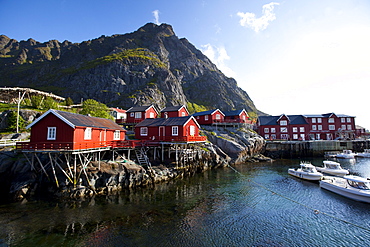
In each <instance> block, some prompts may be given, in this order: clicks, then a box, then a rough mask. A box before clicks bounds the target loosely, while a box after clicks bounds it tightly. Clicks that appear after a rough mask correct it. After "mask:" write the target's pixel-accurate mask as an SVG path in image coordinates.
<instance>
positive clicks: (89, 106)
mask: <svg viewBox="0 0 370 247" xmlns="http://www.w3.org/2000/svg"><path fill="white" fill-rule="evenodd" d="M79 114H82V115H90V116H92V117H100V118H108V119H112V120H113V117H112V116H111V115H110V114H109V108H108V107H107V106H106V105H105V104H103V103H100V102H98V101H96V100H93V99H88V100H85V101H84V102H83V103H82V110H81V111H80V112H79Z"/></svg>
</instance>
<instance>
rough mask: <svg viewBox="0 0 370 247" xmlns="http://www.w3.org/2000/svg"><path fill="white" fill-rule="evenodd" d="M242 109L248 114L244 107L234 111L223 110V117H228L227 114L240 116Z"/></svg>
mask: <svg viewBox="0 0 370 247" xmlns="http://www.w3.org/2000/svg"><path fill="white" fill-rule="evenodd" d="M243 111H244V112H245V113H246V114H247V115H248V113H247V112H246V110H244V109H242V110H235V111H226V112H224V114H225V117H229V116H240V115H241V114H242V113H243Z"/></svg>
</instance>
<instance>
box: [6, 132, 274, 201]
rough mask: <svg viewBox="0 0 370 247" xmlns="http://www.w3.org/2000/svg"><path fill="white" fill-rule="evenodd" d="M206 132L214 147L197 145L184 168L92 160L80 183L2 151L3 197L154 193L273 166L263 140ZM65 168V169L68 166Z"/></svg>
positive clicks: (247, 134)
mask: <svg viewBox="0 0 370 247" xmlns="http://www.w3.org/2000/svg"><path fill="white" fill-rule="evenodd" d="M203 132H204V134H205V135H207V137H208V139H209V141H210V143H207V144H197V145H195V147H194V148H195V150H196V156H195V157H194V159H193V160H192V161H188V162H186V164H181V165H179V166H178V165H177V164H175V162H174V160H173V159H172V160H166V162H164V163H156V162H153V163H152V164H153V165H152V166H141V165H138V164H137V163H135V161H133V160H129V159H126V158H123V157H120V158H119V159H115V160H109V161H108V160H105V161H100V162H97V161H91V162H89V165H88V166H87V167H86V169H85V171H84V173H82V171H81V170H78V171H77V172H78V173H80V174H86V175H81V176H80V177H79V179H78V181H77V183H73V182H72V181H70V180H68V179H67V178H66V176H65V175H64V174H63V172H61V171H58V170H57V171H56V174H53V171H52V170H51V169H50V167H49V169H48V170H47V173H48V175H46V174H45V173H44V172H43V171H42V170H41V169H40V168H37V167H34V168H32V167H31V165H30V163H29V158H26V155H24V154H22V153H21V152H16V151H15V150H9V149H8V150H7V149H5V150H3V151H1V152H0V196H1V198H2V200H7V201H21V200H29V199H31V198H34V197H37V196H40V195H43V196H47V197H51V198H57V199H63V198H69V199H76V198H83V197H91V196H93V195H106V194H110V193H114V192H118V191H122V190H126V189H131V188H136V187H148V188H150V187H152V186H155V185H156V184H159V183H163V182H168V181H170V180H173V179H181V178H183V177H187V176H192V175H193V174H195V173H199V172H204V171H206V170H208V169H214V168H218V167H226V166H228V165H232V164H235V163H242V162H248V161H251V162H258V161H270V159H269V158H267V157H264V156H263V155H261V154H260V151H261V150H262V148H263V145H264V142H263V140H262V138H260V137H259V136H258V135H257V134H254V133H253V132H251V131H249V130H246V129H226V128H222V129H220V128H218V129H217V130H215V129H212V128H207V129H204V130H203ZM261 140H262V141H261ZM43 156H44V157H43ZM46 156H47V155H45V154H44V155H40V159H41V160H42V159H44V160H46V159H47V157H46ZM62 166H63V167H62V168H63V169H65V170H67V166H66V164H62ZM54 172H55V171H54ZM55 177H56V178H57V181H58V182H57V183H56V179H55Z"/></svg>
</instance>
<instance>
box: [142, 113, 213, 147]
mask: <svg viewBox="0 0 370 247" xmlns="http://www.w3.org/2000/svg"><path fill="white" fill-rule="evenodd" d="M199 128H200V127H199V124H198V123H197V121H196V120H195V118H194V117H192V116H186V117H174V118H156V119H145V120H144V121H142V122H141V123H139V124H137V125H136V126H135V138H136V139H141V140H150V141H166V142H204V141H206V137H205V136H200V135H199Z"/></svg>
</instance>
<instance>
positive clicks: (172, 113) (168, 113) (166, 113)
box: [161, 105, 189, 118]
mask: <svg viewBox="0 0 370 247" xmlns="http://www.w3.org/2000/svg"><path fill="white" fill-rule="evenodd" d="M186 116H189V112H188V109H186V106H184V105H180V106H168V107H166V108H164V109H163V110H162V111H161V117H162V118H166V117H186Z"/></svg>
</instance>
